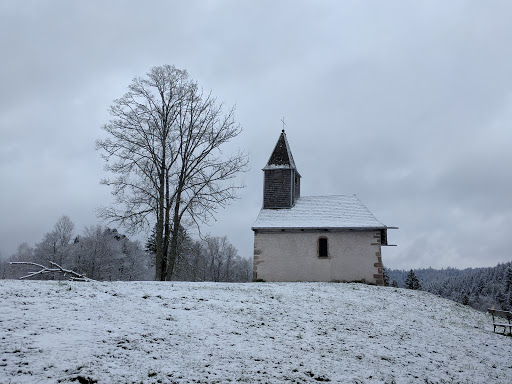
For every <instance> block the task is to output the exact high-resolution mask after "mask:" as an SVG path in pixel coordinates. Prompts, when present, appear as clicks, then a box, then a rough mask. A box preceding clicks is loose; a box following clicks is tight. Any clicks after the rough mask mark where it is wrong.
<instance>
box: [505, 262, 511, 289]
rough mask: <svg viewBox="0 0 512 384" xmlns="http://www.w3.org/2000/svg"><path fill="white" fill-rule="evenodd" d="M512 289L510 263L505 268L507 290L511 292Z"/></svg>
mask: <svg viewBox="0 0 512 384" xmlns="http://www.w3.org/2000/svg"><path fill="white" fill-rule="evenodd" d="M511 290H512V267H510V265H509V266H508V267H507V269H506V270H505V291H506V292H510V291H511Z"/></svg>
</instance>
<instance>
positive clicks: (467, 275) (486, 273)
mask: <svg viewBox="0 0 512 384" xmlns="http://www.w3.org/2000/svg"><path fill="white" fill-rule="evenodd" d="M385 272H386V274H387V276H388V281H389V285H394V286H397V287H399V288H408V286H407V284H406V280H407V276H408V275H409V274H410V273H411V271H405V270H398V269H389V268H386V269H385ZM413 274H414V275H415V276H416V277H417V279H418V280H419V283H420V289H421V290H423V291H427V292H430V293H433V294H435V295H438V296H440V297H443V298H446V299H450V300H453V301H456V302H458V303H461V304H464V305H469V306H471V307H473V308H475V309H478V310H480V311H487V309H488V308H492V307H495V308H496V309H503V310H512V263H511V262H506V263H500V264H498V265H497V266H495V267H486V268H466V269H456V268H446V269H444V268H443V269H433V268H421V269H414V270H413Z"/></svg>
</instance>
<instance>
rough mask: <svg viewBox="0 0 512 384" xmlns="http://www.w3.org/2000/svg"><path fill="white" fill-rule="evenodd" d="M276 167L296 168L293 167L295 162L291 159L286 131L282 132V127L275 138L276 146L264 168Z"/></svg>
mask: <svg viewBox="0 0 512 384" xmlns="http://www.w3.org/2000/svg"><path fill="white" fill-rule="evenodd" d="M276 168H292V169H297V168H296V167H295V162H294V161H293V156H292V151H291V150H290V146H289V144H288V140H287V139H286V133H284V129H283V130H282V132H281V135H280V136H279V139H278V140H277V143H276V146H275V148H274V151H273V152H272V155H270V158H269V159H268V162H267V165H266V166H265V168H263V169H264V170H265V169H276Z"/></svg>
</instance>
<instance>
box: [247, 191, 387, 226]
mask: <svg viewBox="0 0 512 384" xmlns="http://www.w3.org/2000/svg"><path fill="white" fill-rule="evenodd" d="M342 228H346V229H349V228H350V229H384V228H387V227H386V226H385V225H384V224H382V223H381V222H380V221H378V220H377V219H376V218H375V217H374V216H373V215H372V213H371V212H370V211H369V210H368V208H366V206H365V205H364V204H363V203H362V202H361V200H359V198H358V197H357V196H356V195H336V196H303V197H300V198H298V199H297V201H296V202H295V206H293V207H292V208H288V209H262V210H261V211H260V214H259V215H258V218H257V219H256V222H255V223H254V225H253V226H252V229H253V230H254V229H342Z"/></svg>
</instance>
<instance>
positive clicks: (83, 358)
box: [0, 280, 512, 384]
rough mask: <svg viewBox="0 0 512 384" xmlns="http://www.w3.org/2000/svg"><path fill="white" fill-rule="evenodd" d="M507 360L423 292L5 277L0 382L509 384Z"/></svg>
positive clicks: (501, 342)
mask: <svg viewBox="0 0 512 384" xmlns="http://www.w3.org/2000/svg"><path fill="white" fill-rule="evenodd" d="M511 356H512V338H511V337H505V336H502V335H497V334H494V333H493V332H492V325H491V320H490V318H489V317H488V315H486V314H484V313H481V312H477V311H475V310H473V309H471V308H469V307H465V306H462V305H460V304H456V303H454V302H451V301H448V300H445V299H440V298H438V297H436V296H434V295H432V294H429V293H426V292H417V291H409V290H402V289H395V288H382V287H373V286H366V285H362V284H328V283H283V284H270V283H264V284H259V283H252V284H220V283H157V282H119V283H117V282H116V283H71V282H42V281H13V280H0V382H1V383H56V382H60V383H69V382H76V383H85V382H91V383H92V382H97V383H99V384H101V383H140V382H142V383H159V382H161V383H174V382H176V383H189V382H192V383H199V382H201V383H214V382H216V383H225V382H230V381H234V382H246V383H259V382H269V383H279V382H298V383H309V382H319V381H330V382H333V383H347V382H356V383H382V382H387V383H391V382H397V383H409V382H418V383H420V382H421V383H426V382H427V383H444V382H463V383H465V382H467V383H509V382H512V360H511V359H510V358H511Z"/></svg>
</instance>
